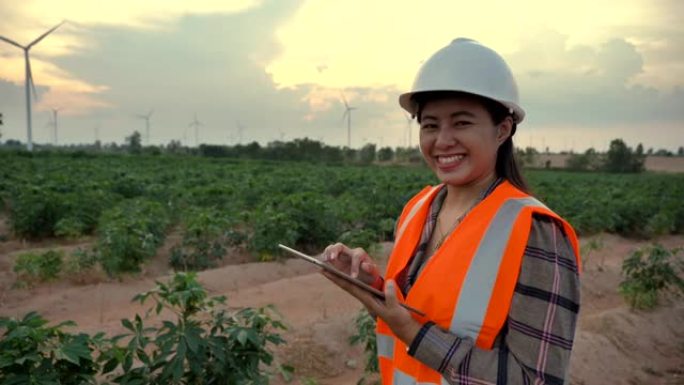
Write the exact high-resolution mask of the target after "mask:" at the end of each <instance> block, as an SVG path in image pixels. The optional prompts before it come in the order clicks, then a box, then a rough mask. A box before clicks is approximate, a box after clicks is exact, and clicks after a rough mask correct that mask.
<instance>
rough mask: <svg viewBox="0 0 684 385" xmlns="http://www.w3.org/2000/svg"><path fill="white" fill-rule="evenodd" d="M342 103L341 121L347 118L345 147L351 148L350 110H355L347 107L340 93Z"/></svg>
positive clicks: (347, 104) (345, 100)
mask: <svg viewBox="0 0 684 385" xmlns="http://www.w3.org/2000/svg"><path fill="white" fill-rule="evenodd" d="M342 101H343V102H344V108H345V109H344V114H342V120H344V118H345V117H346V118H347V147H349V148H351V112H352V110H355V109H356V107H351V106H349V103H347V98H345V97H344V94H343V93H342Z"/></svg>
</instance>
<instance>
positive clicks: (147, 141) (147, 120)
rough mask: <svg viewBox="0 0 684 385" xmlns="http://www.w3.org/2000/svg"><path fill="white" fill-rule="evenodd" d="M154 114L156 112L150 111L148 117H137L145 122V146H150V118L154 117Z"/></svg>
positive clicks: (141, 115)
mask: <svg viewBox="0 0 684 385" xmlns="http://www.w3.org/2000/svg"><path fill="white" fill-rule="evenodd" d="M153 112H154V110H150V112H148V113H147V115H143V114H138V115H136V116H137V117H138V118H140V119H144V120H145V144H147V145H148V146H149V145H150V118H151V117H152V113H153Z"/></svg>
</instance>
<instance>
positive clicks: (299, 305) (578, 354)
mask: <svg viewBox="0 0 684 385" xmlns="http://www.w3.org/2000/svg"><path fill="white" fill-rule="evenodd" d="M3 225H4V224H2V223H0V233H4V234H6V233H5V232H4V231H2V230H3V229H2V227H4V226H3ZM597 237H598V238H597ZM597 237H592V238H590V239H585V240H583V242H582V243H583V244H586V243H587V242H589V241H591V240H592V239H593V240H598V241H599V243H601V244H602V247H601V248H600V249H599V250H597V251H592V252H590V253H588V254H587V255H586V256H585V257H586V260H587V261H586V263H585V271H584V274H583V278H582V306H581V313H580V321H579V329H578V333H577V335H576V339H575V348H574V351H573V357H572V362H571V369H570V379H571V381H570V382H571V384H578V385H579V384H587V385H590V384H630V385H631V384H649V385H650V384H654V385H665V384H668V385H674V384H684V327H682V325H684V300H682V299H681V298H668V299H666V300H665V301H664V303H663V305H662V306H660V307H659V308H658V309H656V310H655V311H651V312H635V311H631V310H629V309H628V307H627V306H626V305H625V303H624V302H623V300H622V298H621V297H620V296H619V294H618V291H617V287H618V284H619V282H620V267H621V263H622V260H623V259H624V257H626V256H628V255H629V254H630V253H631V251H633V250H635V249H636V248H638V247H641V246H644V245H646V244H647V243H646V242H638V241H634V240H627V239H623V238H619V237H616V236H613V235H606V234H604V235H600V236H597ZM7 238H8V237H4V238H2V240H3V241H2V242H0V316H14V317H20V316H23V315H24V314H25V313H27V312H29V311H32V310H35V311H38V312H40V313H41V314H42V315H43V316H44V317H46V318H47V319H49V320H51V321H54V322H58V321H63V320H67V319H70V320H73V321H76V323H77V324H78V329H79V330H83V331H86V332H89V333H93V332H95V331H105V332H107V333H109V334H110V335H112V334H116V333H119V332H122V331H123V328H122V327H121V324H120V319H122V318H132V317H133V316H134V315H135V313H136V312H137V313H139V314H144V311H145V308H142V307H140V306H138V305H136V304H133V303H131V298H132V297H133V296H134V295H135V294H137V293H140V292H143V291H146V290H149V289H150V288H152V287H153V286H154V281H155V279H164V277H165V276H167V275H168V274H169V273H170V271H169V269H168V268H167V267H166V261H167V260H168V259H167V258H168V251H169V250H170V244H171V243H173V242H175V241H177V239H175V238H174V237H173V236H171V237H169V241H168V242H167V244H166V245H164V247H162V248H161V249H160V253H159V255H158V256H157V257H156V258H155V259H154V260H153V261H151V262H150V263H149V264H148V266H146V269H145V271H144V272H143V273H142V274H140V275H139V276H135V277H132V276H131V277H126V278H124V279H122V280H110V279H107V278H106V277H105V276H104V275H103V274H97V273H95V274H90V275H89V276H87V277H69V279H67V278H64V279H62V280H60V281H58V282H54V283H49V284H41V285H39V286H36V287H33V288H30V289H16V288H12V286H13V284H14V282H15V279H16V276H15V274H14V272H13V271H12V266H13V263H14V260H15V258H16V256H17V255H18V254H20V253H23V252H26V251H41V250H46V249H49V248H56V249H63V250H65V251H70V250H73V249H76V248H78V247H87V246H88V245H89V244H91V243H92V240H91V239H84V240H79V241H73V242H56V241H50V240H46V241H42V242H40V243H37V244H36V243H26V242H22V241H19V240H16V239H11V238H10V239H7ZM176 238H177V237H176ZM658 241H659V242H660V243H661V244H663V245H665V246H667V247H675V246H684V237H683V236H670V237H664V238H662V239H659V240H658ZM390 248H391V245H389V244H385V245H383V248H382V250H379V252H378V255H383V256H386V255H387V254H388V252H389V249H390ZM247 257H248V256H246V255H245V253H241V252H237V251H235V252H233V253H231V255H229V256H228V258H227V259H226V260H225V261H224V265H223V266H221V267H218V268H215V269H212V270H208V271H204V272H202V273H200V274H199V278H200V281H201V282H202V284H203V285H205V287H206V288H207V289H208V290H209V292H210V293H211V294H212V295H226V296H227V297H228V304H229V305H230V306H231V307H233V306H253V307H256V306H262V305H267V304H273V305H275V306H276V308H277V309H278V311H279V312H280V313H281V314H282V316H283V317H284V320H285V322H286V324H287V325H288V327H289V329H288V331H287V332H285V333H284V337H285V339H286V340H287V344H286V345H283V346H282V347H280V348H278V350H277V359H278V361H279V362H280V363H288V364H291V365H293V366H294V367H295V368H296V376H295V378H296V379H295V381H293V382H292V383H294V384H300V383H306V382H308V381H306V380H307V379H311V380H315V383H317V384H321V385H323V384H329V385H342V384H356V383H357V381H358V380H359V378H361V376H362V374H363V365H364V357H363V354H362V350H361V349H360V348H359V347H351V346H350V345H349V343H348V342H347V341H348V338H349V336H351V335H352V334H353V332H354V330H353V318H354V316H355V315H356V314H357V312H358V311H359V310H360V305H358V303H356V302H355V301H354V300H353V299H352V298H350V297H349V296H348V295H346V294H345V293H344V292H342V291H341V290H340V289H337V288H336V287H334V286H333V285H332V284H330V283H329V282H328V281H326V280H325V278H323V277H322V276H321V275H320V274H318V273H317V271H316V269H315V268H314V267H312V266H310V265H308V264H307V263H306V262H303V261H299V260H287V261H285V262H270V263H242V262H244V261H245V260H246V259H247ZM272 383H275V384H282V383H284V382H283V381H282V379H280V378H278V377H275V378H274V379H273V381H272Z"/></svg>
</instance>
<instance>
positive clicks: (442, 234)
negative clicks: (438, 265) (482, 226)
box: [433, 210, 470, 250]
mask: <svg viewBox="0 0 684 385" xmlns="http://www.w3.org/2000/svg"><path fill="white" fill-rule="evenodd" d="M468 211H470V210H468ZM468 211H466V212H465V213H463V215H461V216H460V217H458V218H456V221H454V223H453V224H452V225H451V226H450V227H449V229H448V230H447V231H446V232H445V231H443V230H442V223H441V221H440V220H439V219H438V220H437V226H435V227H436V229H437V230H439V233H440V236H439V239H438V240H437V243H435V247H434V249H433V250H437V249H439V247H440V246H442V243H444V241H445V240H446V238H447V236H449V234H451V232H452V231H453V230H454V229H455V228H456V226H458V224H459V223H460V222H461V220H463V217H465V215H466V214H467V213H468Z"/></svg>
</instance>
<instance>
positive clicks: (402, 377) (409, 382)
mask: <svg viewBox="0 0 684 385" xmlns="http://www.w3.org/2000/svg"><path fill="white" fill-rule="evenodd" d="M440 384H441V385H449V383H448V382H447V380H445V379H444V377H442V378H441V382H440ZM392 385H435V384H434V383H433V382H417V381H416V379H415V378H413V377H411V376H409V375H408V374H406V373H404V372H402V371H401V370H399V369H396V368H395V369H394V372H393V373H392Z"/></svg>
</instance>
